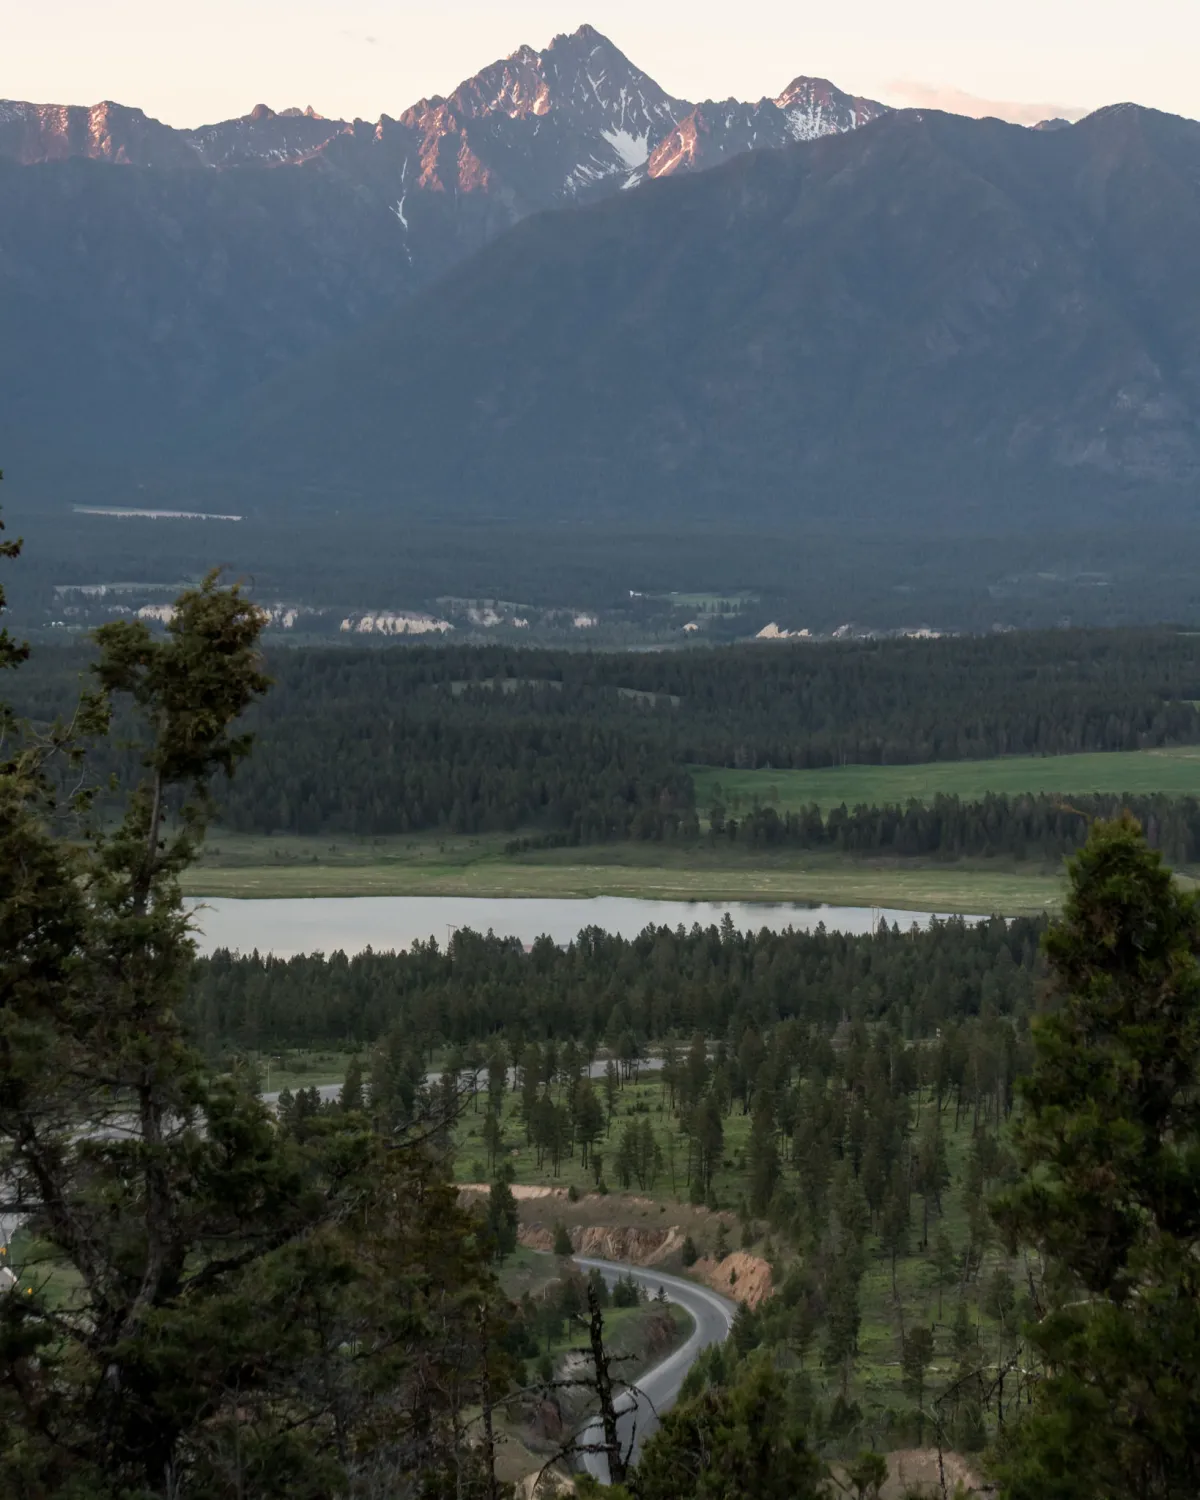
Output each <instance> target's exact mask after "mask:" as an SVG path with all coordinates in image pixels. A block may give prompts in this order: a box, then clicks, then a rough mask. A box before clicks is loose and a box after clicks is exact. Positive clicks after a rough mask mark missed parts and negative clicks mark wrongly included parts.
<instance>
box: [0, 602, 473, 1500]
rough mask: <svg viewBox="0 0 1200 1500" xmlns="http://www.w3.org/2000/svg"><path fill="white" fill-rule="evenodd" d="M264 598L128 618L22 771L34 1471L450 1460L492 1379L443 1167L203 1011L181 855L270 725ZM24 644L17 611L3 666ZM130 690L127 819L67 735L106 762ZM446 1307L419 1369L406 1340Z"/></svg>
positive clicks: (16, 1039)
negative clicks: (252, 1062)
mask: <svg viewBox="0 0 1200 1500" xmlns="http://www.w3.org/2000/svg"><path fill="white" fill-rule="evenodd" d="M263 623H264V620H263V616H262V615H261V613H260V612H259V611H258V610H257V609H256V608H255V607H254V606H253V605H252V604H251V603H250V602H249V601H248V600H246V598H245V597H244V596H243V595H242V593H241V592H240V590H239V589H237V588H232V589H224V588H221V587H219V586H218V584H217V581H216V579H215V578H212V577H210V578H208V579H206V580H205V582H204V583H203V584H202V585H201V586H200V587H198V588H196V589H194V590H189V591H188V592H186V593H185V594H184V595H183V596H182V597H181V598H180V599H179V600H178V601H177V602H176V606H175V613H174V616H173V618H172V620H171V621H170V623H169V625H168V627H167V630H166V632H165V634H163V635H161V636H156V635H153V634H151V632H150V631H149V630H148V629H147V628H146V627H145V626H144V625H143V624H141V623H139V622H134V621H122V622H119V623H117V624H115V625H111V626H105V627H103V628H102V629H101V630H100V631H99V632H97V645H98V657H97V660H96V664H95V674H96V680H97V682H98V686H99V691H98V693H96V694H95V695H93V696H92V697H91V698H90V699H87V700H85V702H84V704H83V707H82V709H81V711H80V713H79V714H78V716H77V718H76V720H75V722H74V724H73V725H72V726H70V727H56V728H55V729H54V730H52V731H50V733H49V734H48V735H45V736H43V737H41V738H37V737H32V736H27V737H26V738H25V740H24V742H23V743H21V744H18V743H16V742H15V741H14V743H13V744H12V745H11V746H6V751H7V752H9V757H8V759H7V760H6V761H5V763H4V764H3V766H0V1057H2V1059H3V1066H2V1068H0V1155H2V1157H3V1164H4V1171H3V1180H4V1200H5V1202H4V1212H6V1213H16V1214H19V1215H22V1216H24V1217H25V1218H26V1220H27V1223H28V1228H29V1230H30V1232H31V1240H32V1243H33V1244H34V1245H35V1246H36V1255H37V1269H36V1273H35V1274H33V1275H31V1277H30V1278H29V1283H28V1284H29V1291H28V1294H27V1295H25V1296H21V1297H17V1296H13V1295H7V1296H4V1297H0V1480H2V1481H3V1487H4V1488H5V1489H6V1490H7V1491H9V1492H11V1493H13V1494H22V1495H31V1496H40V1495H50V1494H55V1495H71V1496H79V1497H84V1496H86V1497H87V1500H126V1497H131V1496H137V1497H139V1500H152V1497H162V1500H167V1497H188V1496H194V1497H196V1500H201V1497H203V1500H208V1497H224V1496H227V1495H235V1494H254V1495H256V1496H262V1497H269V1496H273V1495H278V1496H299V1497H312V1500H317V1497H321V1496H325V1495H328V1494H331V1493H339V1492H347V1491H349V1490H351V1489H353V1488H354V1487H355V1485H356V1484H358V1482H359V1481H360V1479H362V1478H364V1477H365V1475H366V1474H367V1473H368V1472H370V1473H372V1474H373V1475H375V1476H378V1477H379V1478H380V1479H382V1478H383V1476H385V1475H388V1474H391V1475H399V1474H403V1473H411V1472H412V1471H413V1470H414V1468H415V1467H419V1468H421V1469H423V1470H424V1471H425V1472H426V1473H427V1474H428V1475H429V1477H430V1483H431V1484H433V1483H435V1482H436V1476H437V1475H438V1474H439V1473H441V1472H444V1471H445V1469H446V1468H447V1466H448V1465H449V1464H450V1460H451V1454H452V1452H453V1448H454V1441H455V1433H456V1430H457V1427H458V1425H459V1422H460V1412H461V1410H462V1408H463V1407H465V1406H466V1405H468V1404H469V1403H470V1402H473V1401H476V1400H477V1399H478V1396H479V1389H480V1387H479V1384H478V1379H477V1377H478V1374H479V1359H478V1351H479V1348H480V1336H479V1333H478V1331H477V1330H478V1329H479V1328H480V1327H481V1326H482V1327H484V1328H486V1327H487V1324H488V1317H487V1313H486V1308H485V1302H486V1297H487V1292H488V1287H487V1283H486V1280H485V1278H484V1277H483V1274H482V1267H481V1266H480V1265H479V1263H478V1260H477V1256H476V1252H475V1250H474V1248H473V1245H472V1235H471V1227H470V1224H469V1222H468V1221H467V1220H466V1218H465V1216H464V1215H463V1214H462V1212H461V1211H460V1210H459V1209H458V1208H457V1206H456V1194H455V1191H454V1189H453V1187H452V1185H450V1184H449V1183H448V1182H446V1180H445V1178H444V1176H441V1175H440V1174H439V1169H438V1164H437V1163H436V1162H435V1161H434V1160H433V1159H432V1158H431V1157H430V1156H429V1155H428V1154H427V1153H425V1152H424V1151H422V1150H420V1149H414V1148H412V1147H411V1146H406V1144H405V1143H404V1142H403V1141H402V1140H400V1139H397V1138H393V1139H392V1140H391V1141H390V1142H387V1143H385V1142H383V1141H382V1140H379V1139H377V1138H375V1137H374V1136H373V1135H372V1134H371V1133H370V1132H369V1131H368V1130H367V1129H366V1128H365V1125H364V1122H363V1121H362V1120H361V1118H356V1117H354V1116H343V1115H342V1114H341V1112H340V1111H334V1112H331V1113H317V1112H316V1111H314V1110H313V1108H312V1107H311V1100H310V1099H309V1097H308V1095H307V1094H306V1095H305V1096H304V1097H305V1109H306V1119H305V1122H304V1131H303V1134H302V1133H301V1131H300V1130H299V1129H293V1128H287V1127H286V1126H285V1124H284V1122H282V1121H277V1120H276V1118H275V1117H274V1116H273V1115H272V1113H271V1112H270V1110H269V1109H268V1108H267V1107H266V1106H265V1105H264V1104H263V1102H262V1100H261V1099H260V1098H259V1097H258V1095H257V1090H256V1087H255V1081H254V1080H253V1079H251V1078H250V1077H248V1076H246V1075H244V1074H239V1073H236V1072H235V1073H233V1074H225V1075H221V1076H219V1077H213V1076H211V1075H210V1074H209V1072H208V1071H207V1069H206V1066H205V1064H204V1061H203V1059H202V1058H201V1057H200V1056H199V1055H198V1054H197V1053H196V1052H194V1051H193V1050H192V1049H191V1047H190V1046H189V1045H188V1043H187V1040H186V1037H185V1035H184V1033H183V1029H182V1027H181V1024H180V1022H179V1019H178V1013H179V1010H180V1008H181V1005H182V1002H183V999H184V997H185V995H186V992H187V987H188V984H189V982H190V978H191V974H192V966H193V962H194V954H193V945H192V938H191V931H190V926H189V916H188V912H187V909H186V908H185V906H184V903H183V900H182V897H181V893H180V877H181V875H182V873H183V871H184V870H185V869H186V867H187V865H188V863H189V862H190V860H191V859H192V858H193V856H194V854H195V852H196V849H197V847H198V844H199V840H200V837H201V835H202V833H203V830H204V825H205V821H206V818H207V815H208V811H209V788H210V783H211V781H212V779H213V777H214V776H216V775H218V774H224V775H226V776H228V775H232V774H233V773H234V772H235V771H236V769H237V767H238V766H239V764H240V763H241V762H242V760H243V758H244V756H245V754H246V753H247V750H248V749H249V740H248V737H247V736H246V735H245V734H244V733H243V732H242V731H241V729H240V727H239V725H238V721H239V719H240V717H241V715H242V713H243V711H244V710H245V709H246V708H247V706H248V705H249V704H250V703H252V702H253V700H254V699H256V698H257V697H259V696H260V695H261V694H262V692H263V691H264V689H265V687H266V685H267V684H266V679H265V678H264V676H263V673H262V671H261V667H260V663H259V659H258V653H257V642H258V637H259V633H260V631H261V629H262V626H263ZM16 654H17V653H16V652H15V650H14V649H13V648H11V645H10V643H8V642H7V640H6V638H4V637H2V636H0V662H3V663H5V664H11V662H12V660H13V659H14V657H15V655H16ZM118 712H119V713H120V714H121V715H122V723H123V724H124V725H128V726H130V728H131V731H132V732H133V733H135V734H136V735H137V736H138V737H137V739H136V741H135V744H134V748H133V749H132V752H131V754H132V757H133V760H134V763H135V765H136V767H137V772H138V779H137V782H136V784H135V785H134V787H133V788H132V790H131V791H130V792H129V794H128V797H127V802H126V807H125V813H124V816H123V818H121V820H120V821H119V822H118V823H117V824H116V826H115V827H113V826H111V825H110V824H109V823H108V822H107V820H106V819H100V818H96V819H95V821H94V823H91V824H90V825H89V823H88V822H87V821H85V822H84V824H83V827H82V828H81V827H80V826H79V823H78V821H77V820H78V819H79V818H84V819H85V820H86V815H87V804H86V799H82V800H81V799H79V798H74V799H72V800H71V801H69V802H67V803H63V802H62V801H60V800H59V799H57V798H56V797H55V794H54V781H53V778H52V775H51V772H52V770H53V768H54V765H55V763H56V761H57V760H58V759H59V758H62V759H65V760H66V761H67V762H68V763H69V764H70V765H71V767H72V778H71V779H72V781H73V782H74V783H75V784H83V785H84V786H86V784H87V773H88V769H89V764H90V762H91V756H90V754H89V737H90V736H97V737H102V736H103V735H104V733H105V731H106V730H107V727H108V725H109V723H110V722H111V721H112V719H113V717H114V715H115V714H116V713H118ZM0 713H2V711H0ZM4 717H5V722H6V724H7V725H8V727H9V731H10V733H12V734H13V735H14V736H15V727H14V724H13V720H12V718H11V716H7V715H4ZM81 835H82V836H81ZM299 1109H300V1101H299V1099H297V1100H296V1102H295V1104H294V1105H293V1109H292V1111H291V1113H292V1116H293V1119H294V1120H295V1119H298V1116H299ZM430 1259H433V1260H435V1261H436V1269H435V1270H434V1269H433V1268H431V1266H430ZM30 1270H31V1271H33V1268H32V1267H30ZM400 1286H403V1287H404V1288H405V1296H404V1297H403V1298H399V1299H398V1298H397V1297H396V1295H395V1292H396V1288H397V1287H400ZM416 1329H421V1330H422V1339H423V1342H424V1347H423V1349H422V1351H421V1359H420V1373H419V1377H418V1372H417V1370H416V1368H415V1366H414V1363H413V1361H412V1360H411V1358H409V1359H406V1358H405V1357H403V1356H402V1357H399V1358H397V1352H398V1351H400V1350H403V1349H406V1348H411V1338H412V1334H413V1332H414V1330H416ZM487 1337H488V1338H490V1334H489V1335H487ZM485 1342H486V1339H485ZM349 1350H353V1351H354V1354H353V1357H352V1358H351V1357H348V1354H347V1351H349ZM464 1351H470V1352H469V1353H468V1354H467V1355H466V1357H464ZM452 1371H453V1372H455V1373H454V1376H453V1380H452V1378H451V1375H452ZM496 1373H497V1377H498V1378H499V1377H500V1371H499V1369H497V1372H496ZM423 1381H427V1382H428V1384H422V1382H423ZM455 1382H456V1383H457V1384H455ZM455 1390H457V1392H458V1394H457V1395H455V1394H453V1392H454V1391H455ZM466 1464H467V1469H468V1471H469V1483H470V1484H471V1485H474V1483H475V1479H476V1478H477V1477H478V1476H477V1472H476V1459H475V1457H474V1456H472V1455H467V1456H466ZM465 1477H466V1476H465ZM476 1493H478V1490H477V1491H476Z"/></svg>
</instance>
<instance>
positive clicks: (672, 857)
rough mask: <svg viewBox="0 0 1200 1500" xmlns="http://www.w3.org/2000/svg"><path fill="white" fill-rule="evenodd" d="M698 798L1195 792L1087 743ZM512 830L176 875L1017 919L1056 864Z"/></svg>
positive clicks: (221, 859)
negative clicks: (518, 834)
mask: <svg viewBox="0 0 1200 1500" xmlns="http://www.w3.org/2000/svg"><path fill="white" fill-rule="evenodd" d="M693 775H694V777H695V780H696V792H697V802H698V805H699V807H700V808H701V809H705V810H706V809H707V808H708V807H709V806H710V805H711V804H712V802H713V801H714V800H718V799H719V800H721V801H723V802H724V803H725V805H726V806H727V807H728V808H729V809H730V810H731V811H734V812H736V811H738V810H739V809H742V808H747V807H751V806H753V805H754V804H755V803H756V802H759V803H764V804H768V803H769V804H771V805H774V806H776V807H778V808H780V809H781V810H786V809H789V808H791V809H794V808H799V807H803V806H807V805H808V804H810V803H812V802H815V803H817V804H818V806H820V807H822V808H823V809H826V810H828V809H829V808H830V807H836V806H838V805H839V804H840V803H842V802H845V803H846V804H847V805H848V806H854V805H855V804H856V803H860V802H866V803H874V804H879V803H883V802H893V803H901V804H902V803H905V802H907V801H908V800H909V799H910V798H914V797H915V798H917V799H928V798H931V797H933V796H934V795H936V794H937V793H938V792H945V793H953V794H956V795H958V796H960V797H965V798H977V797H980V796H983V795H985V794H986V793H987V792H1008V793H1018V792H1050V793H1053V792H1061V793H1063V794H1066V795H1070V794H1072V793H1076V794H1079V793H1086V792H1110V793H1117V794H1119V793H1121V792H1128V793H1131V794H1133V793H1147V792H1164V793H1169V794H1175V795H1188V794H1196V793H1198V792H1200V746H1194V745H1189V746H1182V747H1175V748H1171V749H1165V750H1135V751H1128V752H1114V753H1104V754H1094V755H1059V756H1013V757H1011V758H1007V759H1001V760H981V761H945V762H938V763H935V764H930V765H917V766H839V767H830V768H827V769H824V770H817V771H731V770H722V769H714V768H712V767H694V768H693ZM510 838H511V835H509V834H506V833H492V834H479V835H466V834H447V835H444V836H439V835H420V836H412V835H409V836H397V837H391V838H373V839H354V838H348V837H334V838H328V837H326V838H315V837H314V838H302V837H290V836H288V837H283V836H280V837H266V836H262V835H253V834H231V833H226V832H224V831H222V830H219V829H218V830H216V831H215V832H214V834H213V836H212V838H211V840H210V842H209V845H208V847H207V849H206V851H205V854H204V858H203V861H202V863H201V864H200V865H199V866H197V867H196V868H195V869H193V870H191V871H189V872H188V873H187V875H186V876H185V888H186V890H187V891H188V893H189V894H191V895H197V896H237V897H255V896H259V897H267V896H275V897H279V896H282V897H288V896H290V897H312V896H488V897H497V896H510V897H529V898H536V897H539V896H540V897H555V896H565V897H579V898H586V897H591V896H630V897H636V898H641V899H647V900H675V901H717V902H720V901H773V902H790V901H799V902H828V903H829V904H831V905H839V906H891V907H900V908H905V909H911V910H915V911H946V912H964V913H980V914H987V913H990V912H1002V913H1004V914H1005V915H1006V916H1020V915H1025V914H1030V913H1036V912H1043V911H1053V910H1055V909H1057V907H1058V905H1059V904H1060V901H1061V897H1062V877H1061V873H1060V872H1059V871H1058V870H1057V869H1054V868H1052V867H1046V866H1043V865H1040V864H1038V863H1037V862H1033V861H1030V862H1023V863H1017V862H1014V861H1004V860H977V861H959V862H953V863H951V862H947V861H939V860H932V859H931V860H896V859H893V860H887V859H860V858H856V857H853V856H845V855H836V854H827V853H817V852H809V851H788V852H783V853H767V852H761V851H742V850H737V849H722V850H713V849H709V848H706V847H704V846H703V845H697V846H692V847H686V846H682V847H681V846H674V845H669V844H653V843H646V844H632V843H629V844H615V845H593V846H589V847H587V848H583V849H553V850H540V851H536V850H535V851H531V852H529V853H527V854H522V855H518V856H513V855H508V854H506V853H505V852H504V850H505V845H506V844H507V843H508V842H509V841H510Z"/></svg>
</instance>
